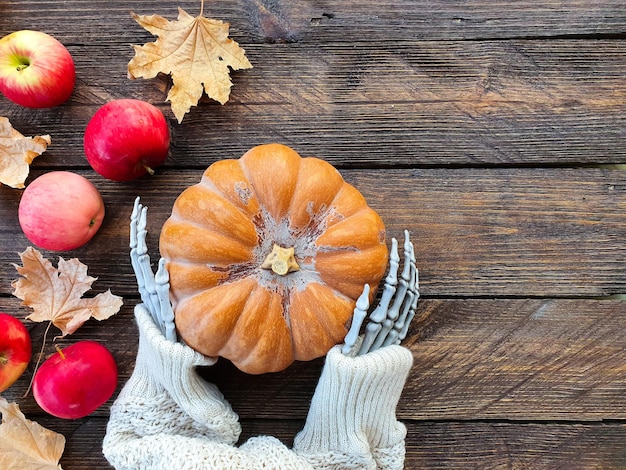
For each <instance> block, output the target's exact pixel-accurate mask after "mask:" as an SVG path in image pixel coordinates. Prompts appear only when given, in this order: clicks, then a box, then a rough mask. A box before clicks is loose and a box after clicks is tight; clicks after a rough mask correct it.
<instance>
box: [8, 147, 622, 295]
mask: <svg viewBox="0 0 626 470" xmlns="http://www.w3.org/2000/svg"><path fill="white" fill-rule="evenodd" d="M302 153H304V152H302ZM80 173H81V174H84V175H85V176H86V177H87V178H89V179H90V180H92V181H93V182H94V184H95V185H96V186H97V187H98V188H99V189H100V190H101V192H102V195H103V198H104V201H105V206H106V207H107V208H108V209H107V213H106V216H105V221H104V223H103V226H102V228H101V230H100V231H99V232H98V233H97V234H96V236H95V237H94V239H92V241H91V242H90V243H89V244H87V245H85V246H84V247H82V248H79V249H77V250H73V251H72V252H71V253H70V254H69V255H70V256H72V257H77V258H79V259H80V260H81V261H82V262H83V263H85V264H87V265H88V266H89V268H90V274H91V275H94V276H96V277H98V278H99V281H98V282H96V283H95V284H94V289H95V290H97V289H98V286H99V285H100V286H103V287H104V286H106V287H110V288H111V289H112V290H113V291H114V293H117V294H118V295H129V294H133V293H135V292H136V283H135V279H134V275H133V274H132V270H131V267H130V261H129V256H128V252H129V248H128V233H129V228H128V224H129V220H130V213H131V211H132V203H133V201H134V199H135V197H136V196H141V198H142V202H143V203H144V204H145V205H146V206H147V207H148V231H149V240H148V246H149V247H150V252H151V254H152V259H153V262H156V260H157V259H158V233H159V232H160V229H161V226H162V225H163V223H164V222H165V220H166V218H167V217H169V214H170V212H171V207H172V205H173V203H174V200H175V199H176V197H177V196H178V194H180V192H182V191H183V190H184V188H186V187H187V186H190V185H192V184H195V183H197V182H198V181H199V180H200V177H201V175H202V171H201V170H176V171H159V172H158V174H157V175H155V176H154V177H151V178H144V179H142V180H140V181H137V182H131V183H125V184H119V183H115V182H110V181H105V180H104V179H102V178H97V177H94V175H93V174H92V173H90V172H88V171H85V172H82V171H81V172H80ZM35 175H36V173H33V177H34V176H35ZM343 175H344V177H345V178H346V180H347V181H349V182H350V183H352V184H354V185H355V186H356V187H357V188H358V189H359V190H360V191H361V192H362V193H363V194H364V195H365V197H366V199H367V200H368V203H369V204H370V205H371V206H372V207H373V208H374V209H375V210H377V211H378V212H379V213H380V214H381V216H382V218H383V221H384V222H385V225H386V227H387V230H388V236H389V238H391V237H397V238H398V239H402V237H403V235H402V233H403V230H404V229H408V230H409V231H410V232H411V234H412V236H413V239H414V240H415V244H416V256H417V259H418V265H419V268H420V272H421V286H422V290H423V293H424V295H427V296H433V295H435V296H476V295H478V296H481V295H489V296H496V297H501V296H522V297H523V296H533V297H537V296H565V297H571V296H575V297H580V296H603V295H611V294H617V293H621V292H624V291H625V290H626V269H625V268H626V250H624V227H625V226H626V211H625V210H624V209H625V208H626V172H623V171H610V170H599V169H424V170H413V169H395V170H376V171H374V170H344V171H343ZM19 196H20V192H19V191H15V190H11V189H9V188H6V187H2V188H0V218H2V220H3V221H4V223H3V228H2V231H0V244H2V245H3V246H11V247H12V249H11V250H5V251H2V252H0V283H2V285H4V286H6V287H5V289H7V290H5V292H7V291H8V288H9V284H10V281H11V280H12V279H15V277H16V271H15V268H14V267H13V265H12V263H19V257H18V256H17V252H18V251H23V250H24V249H25V248H26V247H27V246H29V242H28V240H27V239H26V238H25V237H24V235H23V234H22V233H21V230H20V228H19V224H18V221H17V216H16V215H17V208H18V203H19ZM44 252H45V251H44ZM45 253H46V255H47V256H48V257H49V258H50V259H51V260H52V261H54V263H56V258H57V257H58V256H59V254H56V253H53V252H45ZM101 253H107V254H108V255H107V256H102V254H101ZM63 256H65V257H67V254H63Z"/></svg>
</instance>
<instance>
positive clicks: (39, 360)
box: [22, 321, 52, 398]
mask: <svg viewBox="0 0 626 470" xmlns="http://www.w3.org/2000/svg"><path fill="white" fill-rule="evenodd" d="M51 326H52V322H51V321H49V322H48V326H47V327H46V331H45V333H44V334H43V341H42V342H41V349H40V350H39V354H38V356H37V363H36V364H35V370H33V376H32V377H31V378H30V383H29V384H28V388H27V389H26V392H25V393H24V395H23V396H22V398H26V397H27V396H28V394H29V393H30V389H31V388H33V382H34V381H35V374H36V373H37V369H39V364H41V358H42V357H43V351H44V349H45V347H46V340H47V338H48V331H50V327H51Z"/></svg>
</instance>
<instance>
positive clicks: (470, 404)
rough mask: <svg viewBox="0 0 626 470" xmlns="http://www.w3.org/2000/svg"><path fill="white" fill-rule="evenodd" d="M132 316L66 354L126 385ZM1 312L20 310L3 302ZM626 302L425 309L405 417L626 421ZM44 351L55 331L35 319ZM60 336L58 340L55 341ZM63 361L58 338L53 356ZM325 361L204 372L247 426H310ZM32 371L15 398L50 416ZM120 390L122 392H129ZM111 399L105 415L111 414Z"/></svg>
mask: <svg viewBox="0 0 626 470" xmlns="http://www.w3.org/2000/svg"><path fill="white" fill-rule="evenodd" d="M135 302H137V299H127V302H126V305H125V306H124V307H123V309H122V312H121V313H119V314H117V315H116V316H114V317H112V318H110V319H108V320H106V321H104V322H102V323H99V322H97V321H94V320H90V321H89V322H88V323H87V324H85V325H84V326H83V327H82V328H81V329H80V330H79V331H77V332H76V333H75V334H74V335H72V336H71V337H66V338H64V339H62V340H58V341H57V343H58V344H59V345H60V346H65V345H68V344H71V343H73V342H75V341H78V340H80V339H88V338H96V339H97V340H99V341H102V342H103V343H104V344H106V345H107V347H108V348H109V349H111V351H112V353H113V355H114V356H115V358H116V361H117V363H118V367H119V372H120V386H121V385H122V384H123V383H125V381H126V380H127V379H128V377H129V376H130V374H131V373H132V368H133V366H134V359H135V353H136V349H137V341H138V339H137V331H136V327H135V324H134V319H133V316H132V308H133V305H134V303H135ZM0 310H12V307H11V302H9V301H7V300H6V299H1V298H0ZM625 322H626V302H617V301H596V300H548V299H536V300H529V299H519V300H477V299H467V300H450V299H448V300H432V299H426V300H423V301H422V302H421V303H420V306H419V309H418V317H417V318H416V321H415V322H414V325H413V327H412V329H411V331H410V335H409V338H408V339H407V341H406V344H407V346H408V347H409V348H410V349H411V351H412V352H413V356H414V365H413V368H412V370H411V374H410V377H409V380H408V382H407V385H406V387H405V390H404V393H403V396H402V399H401V400H400V404H399V406H398V416H399V417H400V418H401V419H406V420H419V421H424V420H425V421H432V420H441V421H457V420H501V421H514V420H518V421H537V422H545V421H557V420H558V421H572V422H598V421H602V420H624V419H626V368H624V364H626V338H624V335H623V334H622V328H621V326H622V325H623V324H624V323H625ZM26 323H27V324H28V326H29V328H30V330H31V334H32V336H33V342H34V344H35V350H38V349H39V348H40V346H41V344H42V341H43V338H42V336H43V333H44V330H45V328H46V325H45V324H36V325H35V324H32V323H30V322H26ZM54 334H55V333H53V335H54ZM53 352H54V346H53V344H52V341H51V340H49V341H48V343H47V344H46V347H45V353H44V354H45V355H48V354H51V353H53ZM322 365H323V360H322V359H318V360H315V361H311V362H307V363H295V364H294V365H293V366H291V367H289V368H288V369H286V370H285V371H283V372H280V373H276V374H266V375H262V376H250V375H247V374H244V373H242V372H240V371H238V370H237V369H235V367H234V366H233V365H232V364H230V363H229V362H228V361H225V360H221V361H219V362H218V364H216V365H215V366H213V367H210V368H207V369H203V370H202V372H201V373H202V375H203V377H205V378H206V379H207V380H208V381H210V382H212V383H215V384H217V386H218V387H219V388H220V390H221V391H222V392H223V393H224V395H225V397H226V398H227V399H228V400H229V401H230V402H231V404H232V406H233V408H234V409H235V411H236V412H237V413H238V414H239V416H240V417H242V418H244V419H274V420H277V419H281V418H283V419H304V418H305V417H306V414H307V412H308V407H309V400H310V399H311V396H312V395H313V391H314V389H315V385H316V383H317V379H318V378H319V374H320V372H321V368H322ZM30 374H32V365H31V368H30V369H29V372H28V373H27V374H25V375H24V376H23V377H22V378H21V379H20V380H19V381H18V382H16V384H15V385H14V386H13V387H11V388H10V389H9V390H7V392H5V393H6V395H5V396H6V398H7V399H13V400H18V399H19V400H20V402H21V406H22V408H23V409H24V410H25V412H27V413H32V414H41V410H40V409H39V408H38V406H37V404H36V403H35V402H34V400H33V399H32V397H28V398H27V399H20V397H21V396H22V395H23V394H24V392H25V391H26V388H27V387H28V382H29V380H30ZM118 390H119V387H118ZM110 403H111V402H109V403H107V404H106V406H104V407H103V408H101V409H100V410H98V411H97V412H96V413H95V415H97V416H106V414H107V412H108V407H109V405H110Z"/></svg>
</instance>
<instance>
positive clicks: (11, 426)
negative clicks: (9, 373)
mask: <svg viewBox="0 0 626 470" xmlns="http://www.w3.org/2000/svg"><path fill="white" fill-rule="evenodd" d="M0 412H2V424H0V468H2V469H4V470H24V469H28V470H62V469H61V465H59V460H60V459H61V455H63V450H64V449H65V437H63V435H62V434H58V433H56V432H54V431H51V430H49V429H46V428H44V427H43V426H41V425H40V424H39V423H37V422H35V421H30V420H28V419H26V417H25V416H24V414H23V413H22V412H21V410H20V407H19V406H18V405H17V403H9V402H7V401H6V400H5V399H4V398H2V397H0Z"/></svg>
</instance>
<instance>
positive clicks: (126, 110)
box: [83, 99, 170, 181]
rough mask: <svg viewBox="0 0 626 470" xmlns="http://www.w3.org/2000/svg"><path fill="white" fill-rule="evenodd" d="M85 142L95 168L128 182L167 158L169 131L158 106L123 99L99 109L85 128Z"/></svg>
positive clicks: (101, 172)
mask: <svg viewBox="0 0 626 470" xmlns="http://www.w3.org/2000/svg"><path fill="white" fill-rule="evenodd" d="M83 144H84V149H85V155H86V156H87V160H88V161H89V164H90V165H91V166H92V168H93V169H94V170H96V171H97V172H98V173H100V174H101V175H102V176H104V177H105V178H108V179H111V180H115V181H127V180H131V179H134V178H138V177H139V176H142V175H144V174H146V173H152V172H153V169H154V168H155V167H157V166H158V165H160V164H161V163H162V162H163V160H165V158H167V154H168V152H169V146H170V132H169V127H168V125H167V121H166V120H165V116H163V113H162V112H161V111H160V110H159V109H158V108H157V107H156V106H153V105H152V104H150V103H147V102H145V101H141V100H133V99H120V100H115V101H110V102H109V103H107V104H105V105H104V106H102V107H101V108H100V109H98V111H96V113H95V114H94V115H93V117H92V118H91V119H90V121H89V123H88V124H87V128H86V129H85V135H84V139H83Z"/></svg>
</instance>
